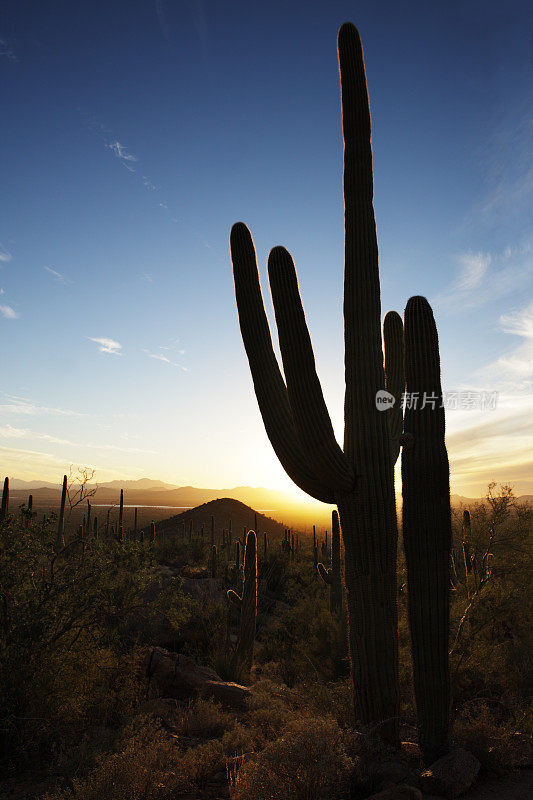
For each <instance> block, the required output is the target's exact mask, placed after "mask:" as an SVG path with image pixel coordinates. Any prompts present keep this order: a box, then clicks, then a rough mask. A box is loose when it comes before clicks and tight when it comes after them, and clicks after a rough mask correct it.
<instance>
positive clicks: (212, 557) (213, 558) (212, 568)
mask: <svg viewBox="0 0 533 800" xmlns="http://www.w3.org/2000/svg"><path fill="white" fill-rule="evenodd" d="M209 572H210V574H211V577H212V578H216V577H217V573H218V551H217V546H216V544H214V545H212V546H211V552H210V554H209Z"/></svg>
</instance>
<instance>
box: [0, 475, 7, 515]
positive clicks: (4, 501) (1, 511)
mask: <svg viewBox="0 0 533 800" xmlns="http://www.w3.org/2000/svg"><path fill="white" fill-rule="evenodd" d="M8 512H9V478H4V489H3V491H2V507H1V509H0V522H3V520H4V519H5V518H6V517H7V515H8Z"/></svg>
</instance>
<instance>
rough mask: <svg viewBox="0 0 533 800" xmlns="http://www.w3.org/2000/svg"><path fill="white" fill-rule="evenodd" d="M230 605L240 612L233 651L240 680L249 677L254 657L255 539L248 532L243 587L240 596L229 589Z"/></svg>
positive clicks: (255, 601)
mask: <svg viewBox="0 0 533 800" xmlns="http://www.w3.org/2000/svg"><path fill="white" fill-rule="evenodd" d="M227 597H228V600H229V601H230V603H233V604H234V605H236V606H238V607H239V608H240V611H241V619H240V625H239V636H238V640H237V648H236V651H235V662H236V665H237V666H238V668H239V673H240V677H241V679H242V680H245V679H246V678H249V677H250V671H251V669H252V664H253V657H254V640H255V625H256V618H257V537H256V535H255V532H254V531H249V532H248V535H247V537H246V549H245V553H244V585H243V590H242V595H241V596H239V595H238V594H237V593H236V592H234V591H233V590H232V589H230V590H229V591H228V593H227Z"/></svg>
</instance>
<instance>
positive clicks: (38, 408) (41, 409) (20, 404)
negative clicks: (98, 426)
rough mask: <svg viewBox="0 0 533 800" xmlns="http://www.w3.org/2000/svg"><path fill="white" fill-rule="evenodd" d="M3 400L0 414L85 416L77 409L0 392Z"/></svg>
mask: <svg viewBox="0 0 533 800" xmlns="http://www.w3.org/2000/svg"><path fill="white" fill-rule="evenodd" d="M1 395H2V398H4V400H3V401H2V402H0V414H14V415H22V416H28V415H31V416H34V415H40V414H50V415H52V416H60V417H86V416H87V414H82V413H80V412H79V411H71V410H70V409H66V408H53V407H50V406H44V405H41V404H40V403H36V402H35V401H33V400H30V399H28V398H27V397H19V396H17V395H14V394H8V393H7V392H1ZM6 400H7V401H8V402H5V401H6Z"/></svg>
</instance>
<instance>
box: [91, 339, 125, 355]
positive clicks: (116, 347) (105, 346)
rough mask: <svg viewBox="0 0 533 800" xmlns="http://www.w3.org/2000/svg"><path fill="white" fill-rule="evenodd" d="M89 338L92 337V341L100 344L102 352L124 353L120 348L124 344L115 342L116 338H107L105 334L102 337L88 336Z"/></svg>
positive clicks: (99, 348)
mask: <svg viewBox="0 0 533 800" xmlns="http://www.w3.org/2000/svg"><path fill="white" fill-rule="evenodd" d="M87 338H88V339H90V340H91V342H96V344H97V345H99V347H98V350H99V351H100V353H110V354H111V355H114V356H121V355H122V353H121V352H120V350H121V349H122V345H121V344H120V342H115V340H114V339H107V338H106V337H105V336H102V337H94V336H88V337H87Z"/></svg>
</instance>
